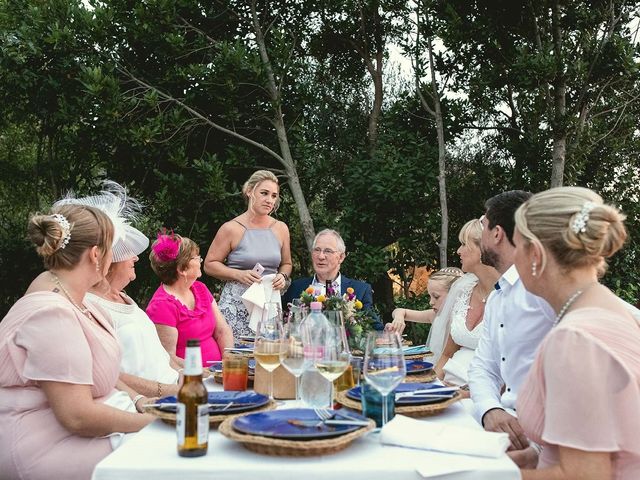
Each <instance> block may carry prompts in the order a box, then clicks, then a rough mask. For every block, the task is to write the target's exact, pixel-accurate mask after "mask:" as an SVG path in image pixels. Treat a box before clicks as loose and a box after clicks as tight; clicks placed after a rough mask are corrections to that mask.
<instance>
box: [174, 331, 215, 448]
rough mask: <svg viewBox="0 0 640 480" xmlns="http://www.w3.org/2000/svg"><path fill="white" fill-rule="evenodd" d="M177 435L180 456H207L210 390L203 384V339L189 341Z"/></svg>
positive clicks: (179, 404)
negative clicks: (208, 393)
mask: <svg viewBox="0 0 640 480" xmlns="http://www.w3.org/2000/svg"><path fill="white" fill-rule="evenodd" d="M176 433H177V434H178V455H180V456H181V457H200V456H202V455H206V453H207V447H208V445H209V405H208V395H207V389H206V388H205V386H204V383H202V353H201V351H200V340H187V349H186V353H185V357H184V382H183V384H182V387H180V390H179V391H178V408H177V414H176Z"/></svg>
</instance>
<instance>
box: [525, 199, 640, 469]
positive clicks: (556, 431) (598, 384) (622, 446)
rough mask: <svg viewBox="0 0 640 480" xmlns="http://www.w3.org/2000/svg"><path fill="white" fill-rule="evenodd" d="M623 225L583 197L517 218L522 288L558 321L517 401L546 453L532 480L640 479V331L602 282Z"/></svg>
mask: <svg viewBox="0 0 640 480" xmlns="http://www.w3.org/2000/svg"><path fill="white" fill-rule="evenodd" d="M623 220H624V216H623V215H622V214H621V213H620V212H619V211H618V210H617V209H616V208H615V207H613V206H610V205H605V204H604V203H603V202H602V199H601V198H600V197H599V196H598V195H597V194H595V193H594V192H592V191H591V190H588V189H586V188H579V187H561V188H554V189H551V190H547V191H545V192H541V193H538V194H536V195H534V196H533V197H531V199H529V200H528V201H527V202H525V203H524V204H523V205H522V206H521V207H520V209H519V210H518V211H517V212H516V232H515V235H514V242H515V244H516V261H515V265H516V267H517V269H518V273H519V274H520V278H521V279H522V281H523V283H524V285H525V287H526V288H527V290H529V291H530V292H532V293H534V294H536V295H539V296H541V297H543V298H544V299H545V300H547V301H548V302H549V303H550V304H551V305H552V306H553V307H554V309H555V310H556V312H557V317H556V324H555V326H554V328H553V329H552V330H551V331H550V332H549V334H548V335H547V337H546V338H545V339H544V341H543V342H542V344H541V345H540V347H539V349H538V352H537V357H536V360H535V362H534V364H533V366H532V367H531V370H530V372H529V376H528V377H527V379H526V381H525V383H524V384H523V386H522V388H521V390H520V394H519V396H518V403H517V407H518V418H519V421H520V424H521V425H522V428H523V429H524V431H525V433H526V434H527V436H528V438H530V439H531V440H532V441H534V442H536V443H537V444H538V445H540V446H541V447H542V452H541V454H540V457H539V461H538V469H536V470H523V471H522V474H523V476H522V478H523V479H525V480H533V479H542V478H545V479H547V478H553V479H581V480H589V479H598V480H603V479H624V480H632V479H638V478H640V435H639V434H638V432H640V324H639V323H638V321H637V320H636V319H634V317H633V316H632V314H631V313H630V311H629V310H628V309H627V307H626V306H625V304H624V302H622V301H621V300H620V299H619V298H618V297H616V296H615V295H614V294H613V293H612V292H611V291H610V290H609V289H608V288H606V287H605V286H604V285H601V284H600V283H599V282H598V279H599V278H600V277H601V276H602V274H603V273H604V267H606V264H605V259H606V258H608V257H610V256H611V255H613V254H614V253H615V252H616V251H617V250H618V249H620V247H622V245H623V244H624V241H625V238H626V236H627V234H626V231H625V228H624V224H623Z"/></svg>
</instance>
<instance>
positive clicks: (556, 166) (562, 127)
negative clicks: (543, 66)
mask: <svg viewBox="0 0 640 480" xmlns="http://www.w3.org/2000/svg"><path fill="white" fill-rule="evenodd" d="M551 9H552V11H551V30H552V35H553V54H554V57H555V58H554V60H555V77H554V79H553V108H554V115H553V152H552V156H551V159H552V167H551V187H552V188H553V187H561V186H562V181H563V179H564V165H565V157H566V153H567V107H566V91H567V85H566V82H567V80H566V76H565V66H564V58H563V55H562V27H561V26H560V5H559V1H558V0H556V1H554V2H553V5H552V7H551Z"/></svg>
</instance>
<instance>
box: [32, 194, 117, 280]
mask: <svg viewBox="0 0 640 480" xmlns="http://www.w3.org/2000/svg"><path fill="white" fill-rule="evenodd" d="M55 214H60V215H63V216H64V217H65V218H66V219H67V221H68V222H69V225H70V237H69V242H68V243H67V245H65V246H64V247H63V244H64V239H65V231H64V229H63V228H62V225H61V224H60V222H58V220H56V219H55V217H54V216H53V215H55ZM27 233H28V235H29V239H30V240H31V242H32V243H33V244H34V245H35V246H36V252H37V253H38V255H40V256H41V257H42V260H43V263H44V267H45V268H46V269H47V270H71V269H73V268H74V267H75V266H77V265H78V263H79V262H80V259H81V258H82V255H83V254H84V252H85V251H86V250H87V249H89V248H91V247H94V246H97V247H98V248H99V249H100V251H101V252H102V256H101V257H100V260H99V262H100V263H102V261H103V260H104V257H105V256H106V255H107V253H108V252H109V250H111V244H112V243H113V224H112V223H111V220H110V219H109V217H108V216H107V215H106V214H104V213H103V212H102V211H100V210H98V209H96V208H93V207H89V206H85V205H63V206H59V207H53V208H52V209H51V213H50V214H48V215H43V214H38V213H37V214H35V215H33V216H32V217H31V218H30V219H29V225H28V227H27Z"/></svg>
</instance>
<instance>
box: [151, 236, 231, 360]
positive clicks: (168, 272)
mask: <svg viewBox="0 0 640 480" xmlns="http://www.w3.org/2000/svg"><path fill="white" fill-rule="evenodd" d="M149 259H150V260H151V268H153V271H154V272H156V275H158V277H160V280H161V281H162V285H160V286H159V287H158V289H157V290H156V292H155V293H154V294H153V297H152V298H151V300H150V301H149V305H147V315H149V318H150V319H151V320H152V321H153V323H155V324H156V329H157V331H158V336H159V337H160V342H162V345H163V346H164V348H165V350H166V351H167V352H168V353H169V355H170V356H171V359H172V361H173V362H175V363H176V364H177V365H179V366H181V367H183V366H184V354H185V348H186V345H187V340H188V339H191V338H197V339H199V340H200V348H201V349H202V364H203V366H209V363H208V362H210V361H214V360H221V359H222V352H223V351H224V349H225V348H227V347H233V346H234V341H233V333H232V332H231V327H229V325H228V324H227V322H226V321H225V319H224V317H223V316H222V314H221V313H220V309H219V308H218V305H217V303H216V301H215V300H214V298H213V295H211V292H210V291H209V289H208V288H207V286H206V285H205V284H204V283H202V282H198V281H197V279H198V278H200V277H201V276H202V271H201V270H200V264H201V263H202V257H201V256H200V249H199V248H198V246H197V245H196V244H195V243H194V242H193V240H191V239H189V238H187V237H181V236H180V235H173V234H172V235H159V236H158V239H157V240H156V241H155V242H154V244H153V246H152V247H151V253H150V254H149Z"/></svg>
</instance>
